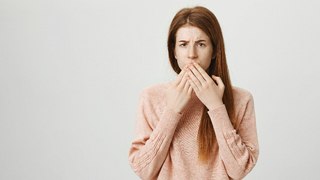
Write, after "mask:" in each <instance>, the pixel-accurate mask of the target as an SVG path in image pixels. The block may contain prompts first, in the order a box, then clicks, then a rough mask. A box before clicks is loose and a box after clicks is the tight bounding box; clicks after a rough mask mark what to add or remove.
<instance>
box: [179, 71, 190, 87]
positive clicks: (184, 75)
mask: <svg viewBox="0 0 320 180" xmlns="http://www.w3.org/2000/svg"><path fill="white" fill-rule="evenodd" d="M187 76H188V74H187V73H184V74H183V76H182V79H181V81H180V83H179V84H178V88H181V89H183V87H184V85H185V84H186V82H187Z"/></svg>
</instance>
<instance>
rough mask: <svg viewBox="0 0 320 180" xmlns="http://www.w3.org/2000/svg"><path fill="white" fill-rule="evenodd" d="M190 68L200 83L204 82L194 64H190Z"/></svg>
mask: <svg viewBox="0 0 320 180" xmlns="http://www.w3.org/2000/svg"><path fill="white" fill-rule="evenodd" d="M190 70H191V72H192V73H193V74H194V75H195V77H196V78H197V79H198V80H199V82H200V83H201V84H204V83H206V80H205V79H204V78H203V77H202V75H201V73H200V72H199V71H198V70H197V69H196V67H195V66H194V65H192V66H190Z"/></svg>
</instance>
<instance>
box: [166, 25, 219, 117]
mask: <svg viewBox="0 0 320 180" xmlns="http://www.w3.org/2000/svg"><path fill="white" fill-rule="evenodd" d="M212 55H213V48H212V44H211V41H210V38H209V37H208V36H207V35H206V34H205V33H204V32H203V31H202V30H201V29H199V28H197V27H195V26H190V25H185V26H182V27H181V28H179V29H178V31H177V33H176V45H175V58H176V59H177V61H178V65H179V67H180V69H181V72H180V73H179V75H178V76H177V78H176V80H175V81H174V82H173V83H172V85H171V86H170V87H169V88H168V89H167V93H166V96H167V98H166V99H167V105H168V107H169V108H170V109H172V110H173V111H175V112H177V113H183V110H184V108H185V106H186V105H187V104H188V102H189V100H190V99H191V94H192V93H193V92H194V93H195V94H196V96H197V97H198V98H199V100H200V101H201V102H202V103H203V104H204V105H205V106H206V107H207V108H208V109H209V110H213V109H215V108H217V107H219V106H221V105H223V102H222V97H223V93H224V89H225V87H224V84H223V82H222V80H221V78H220V77H218V76H214V75H212V77H210V76H209V75H208V74H207V73H206V72H205V70H206V69H207V68H208V67H209V65H210V63H211V59H212Z"/></svg>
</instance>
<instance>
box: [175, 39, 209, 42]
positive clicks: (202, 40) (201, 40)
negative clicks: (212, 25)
mask: <svg viewBox="0 0 320 180" xmlns="http://www.w3.org/2000/svg"><path fill="white" fill-rule="evenodd" d="M179 42H184V43H186V42H189V41H186V40H180V41H179ZM199 42H206V40H204V39H200V40H198V41H196V43H199Z"/></svg>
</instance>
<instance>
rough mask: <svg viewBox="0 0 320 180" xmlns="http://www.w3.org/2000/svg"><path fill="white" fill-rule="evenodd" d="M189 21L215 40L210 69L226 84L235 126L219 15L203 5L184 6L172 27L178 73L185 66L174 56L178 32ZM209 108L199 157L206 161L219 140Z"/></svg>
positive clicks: (170, 47) (204, 117)
mask: <svg viewBox="0 0 320 180" xmlns="http://www.w3.org/2000/svg"><path fill="white" fill-rule="evenodd" d="M186 24H188V25H191V26H195V27H198V28H200V29H201V30H202V31H203V32H205V33H206V35H207V36H208V37H209V38H210V40H211V43H212V47H213V57H212V59H211V64H210V66H209V68H208V70H207V73H208V75H209V76H210V77H211V75H216V76H219V77H220V78H221V79H222V81H223V83H224V86H225V90H224V95H223V98H222V101H223V103H224V104H225V106H226V109H227V111H228V115H229V117H230V120H231V122H232V124H233V126H235V122H234V99H233V93H232V84H231V80H230V76H229V71H228V65H227V61H226V54H225V48H224V41H223V36H222V31H221V27H220V25H219V22H218V20H217V18H216V17H215V15H214V14H213V13H212V12H211V11H210V10H208V9H207V8H205V7H201V6H196V7H193V8H183V9H181V10H180V11H179V12H178V13H177V14H176V15H175V16H174V18H173V20H172V22H171V25H170V28H169V33H168V42H167V46H168V54H169V60H170V64H171V66H172V68H173V70H174V71H175V72H176V73H177V74H178V73H180V71H181V69H180V67H179V65H178V62H177V59H176V58H175V56H174V51H175V43H176V33H177V31H178V29H179V28H180V27H181V26H183V25H186ZM207 111H208V109H207V108H206V107H205V106H204V108H203V112H202V116H201V123H200V127H199V130H198V145H199V160H201V161H202V162H206V161H207V160H208V158H209V157H210V156H211V154H212V151H213V145H214V143H216V137H215V132H214V129H213V125H212V122H211V120H210V117H209V115H208V113H207Z"/></svg>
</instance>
